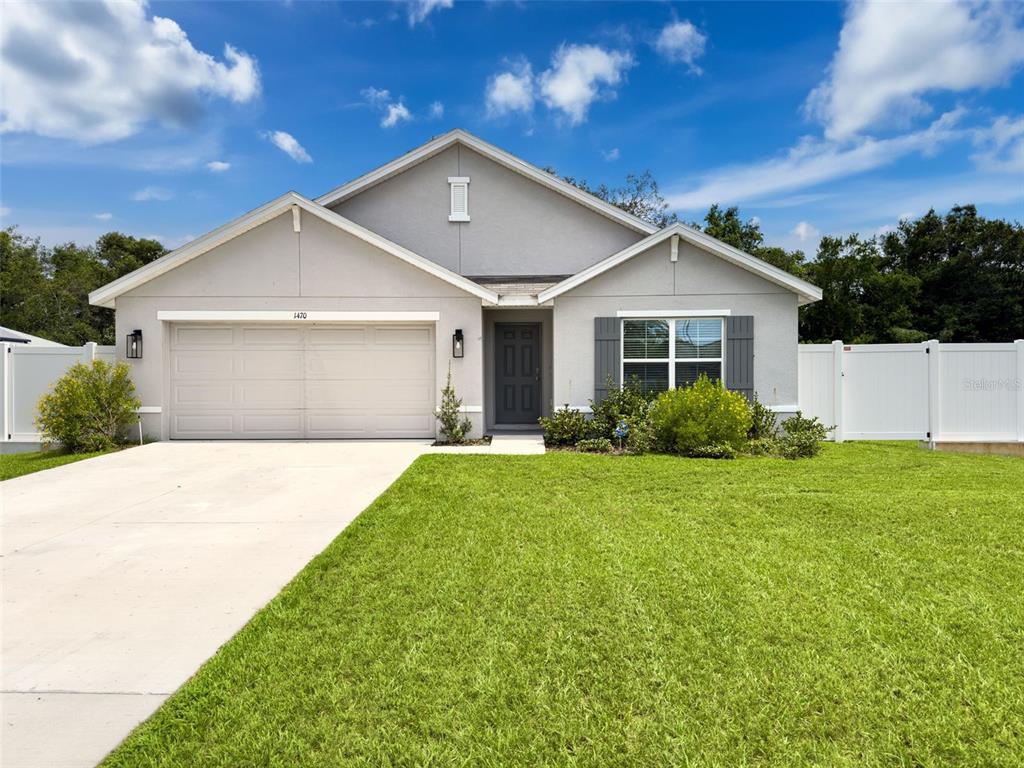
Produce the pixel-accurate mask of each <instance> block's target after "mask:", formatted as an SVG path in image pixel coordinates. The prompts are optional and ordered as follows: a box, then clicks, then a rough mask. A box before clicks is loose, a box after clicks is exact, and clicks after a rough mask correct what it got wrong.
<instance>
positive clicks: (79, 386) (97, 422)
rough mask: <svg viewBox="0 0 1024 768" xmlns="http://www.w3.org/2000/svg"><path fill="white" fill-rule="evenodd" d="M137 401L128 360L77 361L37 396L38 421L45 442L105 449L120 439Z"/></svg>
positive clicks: (79, 449) (78, 449)
mask: <svg viewBox="0 0 1024 768" xmlns="http://www.w3.org/2000/svg"><path fill="white" fill-rule="evenodd" d="M140 405H142V403H141V402H140V401H139V399H138V398H137V397H135V385H134V384H133V383H132V380H131V368H130V367H129V366H128V365H127V363H116V364H111V363H108V362H106V361H104V360H95V361H93V362H92V363H91V364H88V365H86V364H85V363H78V364H77V365H73V366H71V368H69V369H68V371H67V373H65V374H64V375H63V376H61V377H60V378H59V379H58V380H57V383H56V384H54V385H53V389H52V390H51V391H50V392H47V393H46V394H45V395H43V396H42V397H41V398H40V399H39V415H38V416H37V418H36V424H37V426H38V427H39V431H40V432H41V433H42V434H43V441H44V442H46V443H59V444H60V445H61V446H63V447H64V448H65V449H66V450H68V451H70V452H72V453H84V452H87V451H104V450H108V449H110V448H113V447H114V446H116V445H118V444H119V443H121V442H123V438H124V437H125V433H126V431H127V429H128V427H129V426H131V425H133V424H135V423H136V421H137V420H138V416H137V415H136V410H137V409H138V408H139V406H140Z"/></svg>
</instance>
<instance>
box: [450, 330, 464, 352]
mask: <svg viewBox="0 0 1024 768" xmlns="http://www.w3.org/2000/svg"><path fill="white" fill-rule="evenodd" d="M465 351H466V345H465V344H464V339H463V337H462V329H461V328H456V329H455V335H454V336H452V357H462V355H463V354H464V353H465Z"/></svg>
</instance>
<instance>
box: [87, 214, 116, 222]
mask: <svg viewBox="0 0 1024 768" xmlns="http://www.w3.org/2000/svg"><path fill="white" fill-rule="evenodd" d="M92 217H93V218H94V219H96V220H97V221H110V220H111V219H112V218H114V214H112V213H94V214H93V215H92Z"/></svg>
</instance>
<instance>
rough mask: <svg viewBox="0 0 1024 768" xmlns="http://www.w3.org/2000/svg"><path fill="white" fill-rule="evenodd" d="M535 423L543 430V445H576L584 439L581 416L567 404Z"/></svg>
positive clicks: (585, 424)
mask: <svg viewBox="0 0 1024 768" xmlns="http://www.w3.org/2000/svg"><path fill="white" fill-rule="evenodd" d="M537 421H538V422H539V423H540V426H541V428H542V429H543V430H544V445H576V443H578V442H579V441H580V440H582V439H583V438H584V436H585V431H586V427H587V420H586V418H584V416H583V414H582V413H580V412H579V411H577V410H576V409H574V408H570V407H569V405H568V404H566V405H565V406H563V407H562V408H559V409H558V410H557V411H555V412H554V413H553V414H551V416H550V417H544V416H541V417H540V418H539V419H538V420H537Z"/></svg>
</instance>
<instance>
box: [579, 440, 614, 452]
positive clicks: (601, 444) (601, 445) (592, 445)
mask: <svg viewBox="0 0 1024 768" xmlns="http://www.w3.org/2000/svg"><path fill="white" fill-rule="evenodd" d="M576 450H578V451H583V453H611V452H612V441H611V440H609V439H608V438H607V437H594V438H591V439H589V440H580V441H579V442H578V443H576Z"/></svg>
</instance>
